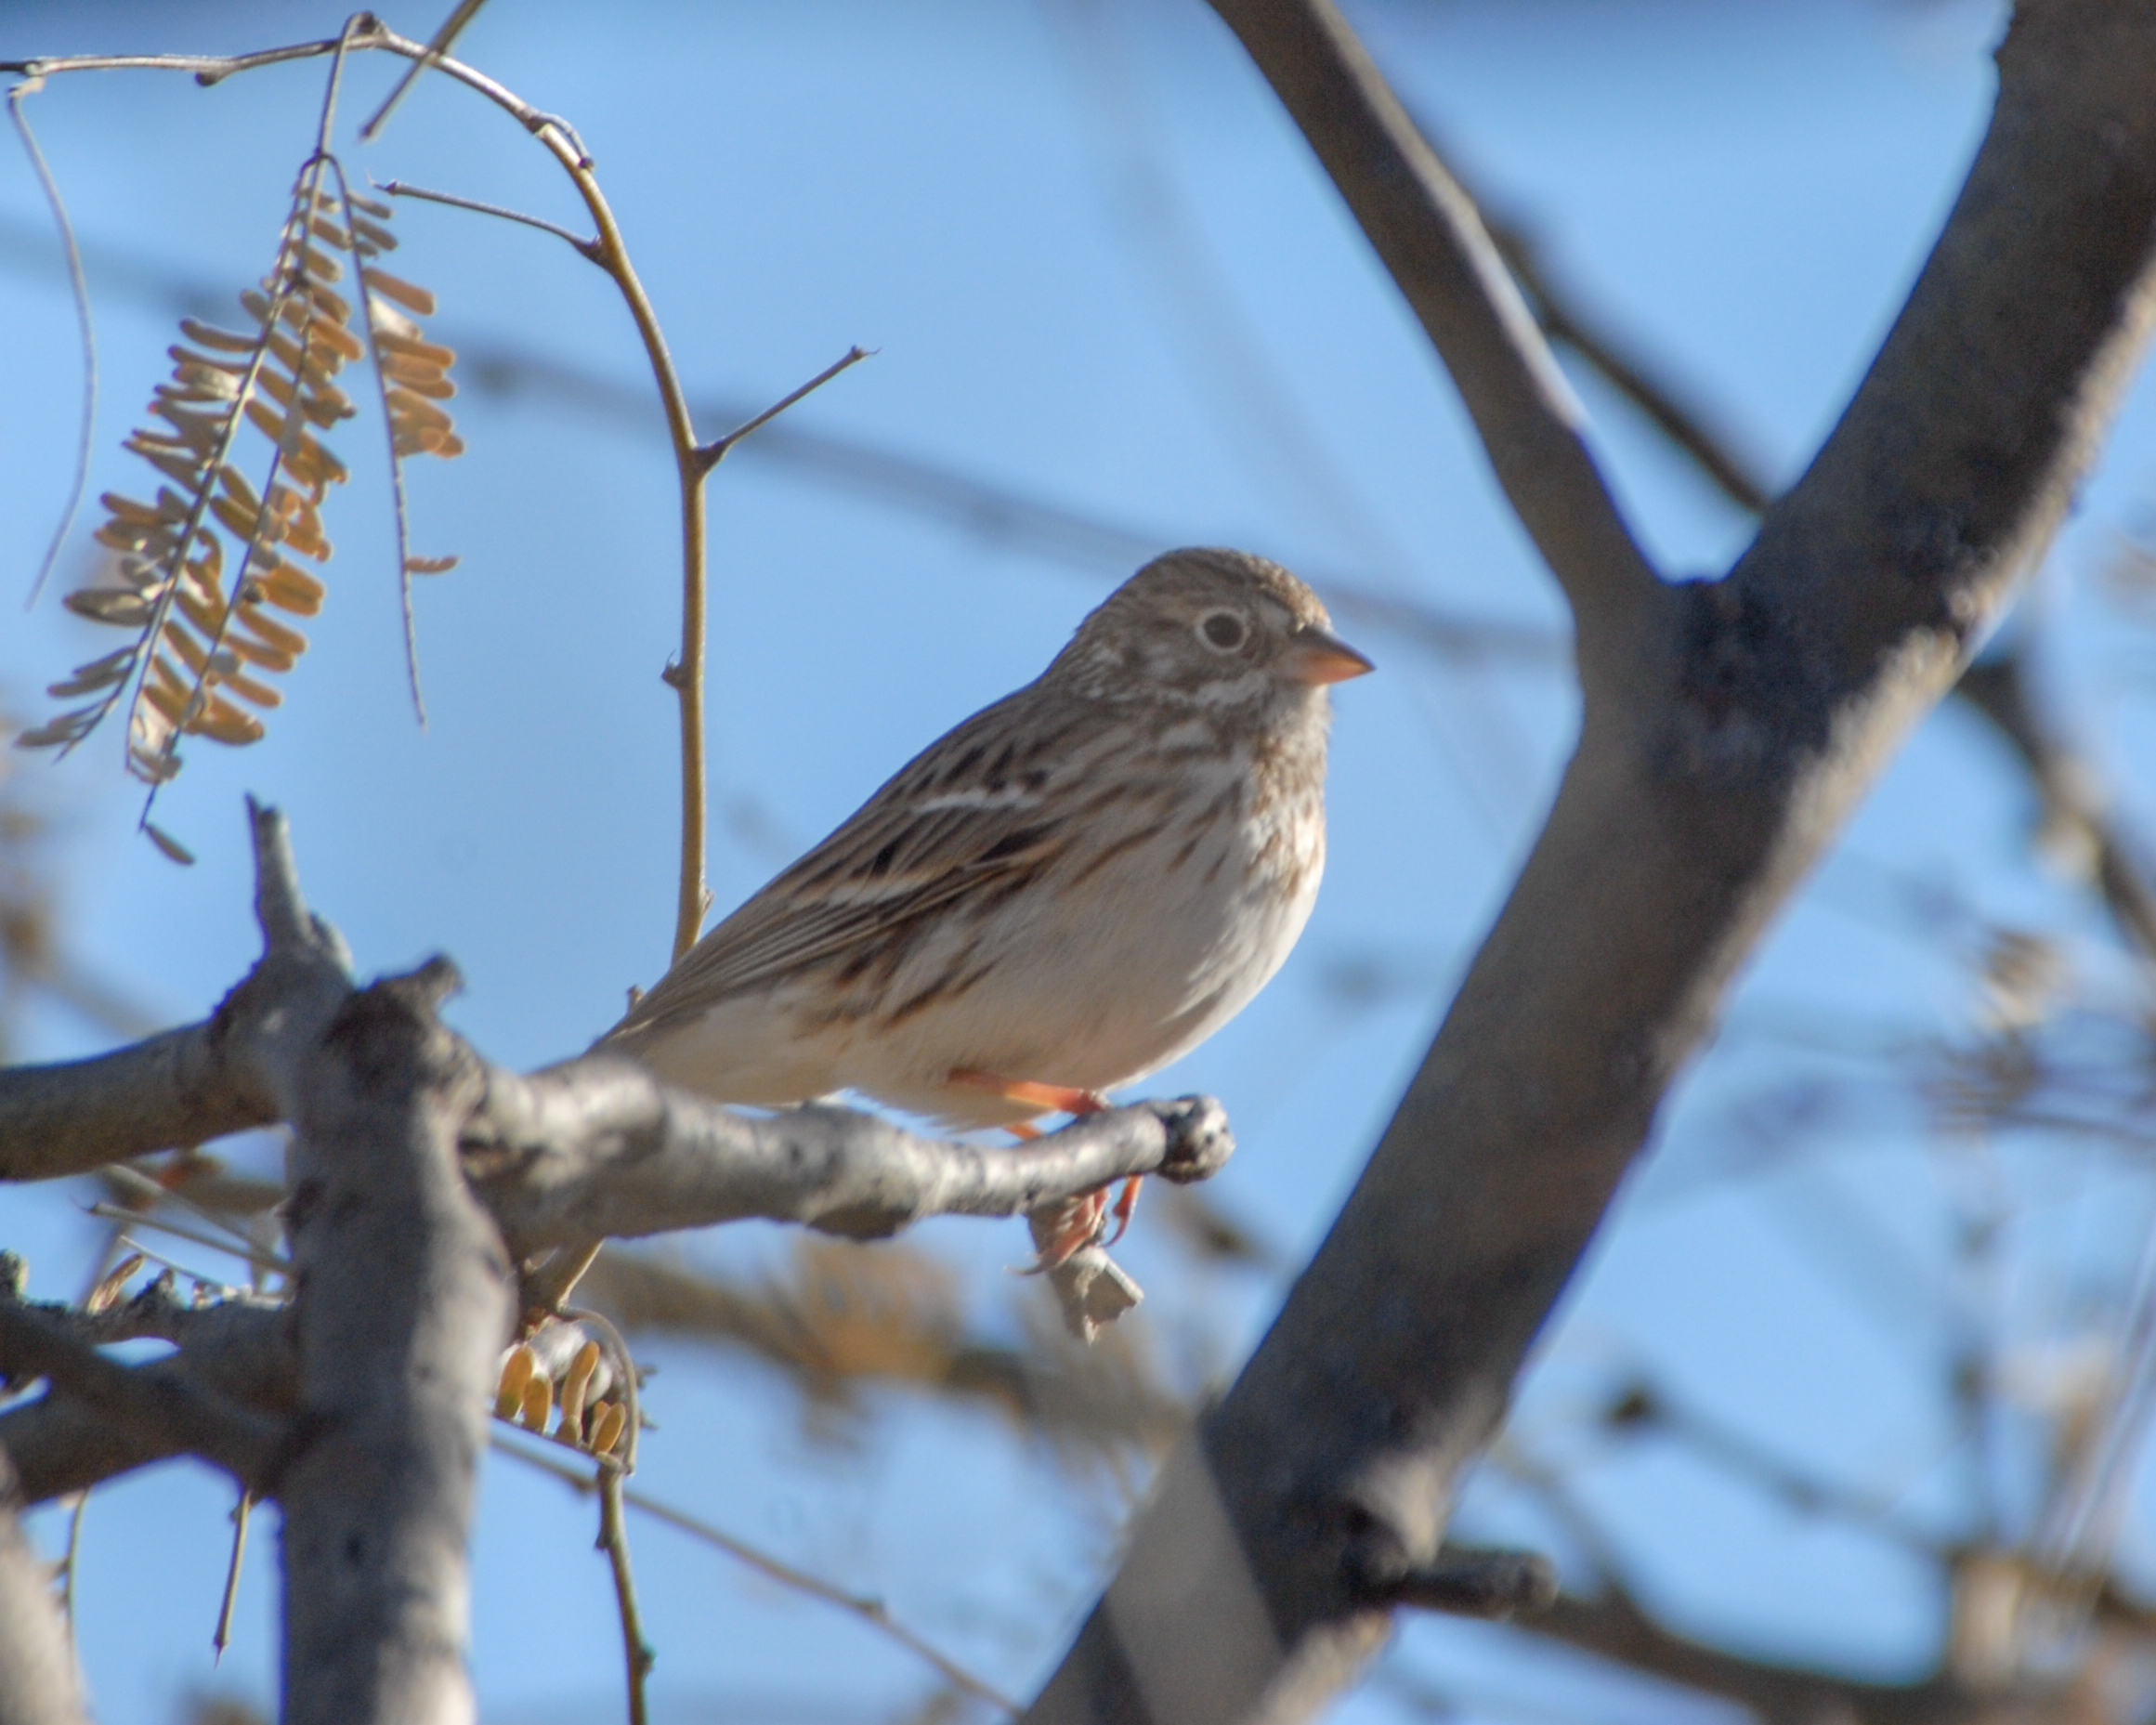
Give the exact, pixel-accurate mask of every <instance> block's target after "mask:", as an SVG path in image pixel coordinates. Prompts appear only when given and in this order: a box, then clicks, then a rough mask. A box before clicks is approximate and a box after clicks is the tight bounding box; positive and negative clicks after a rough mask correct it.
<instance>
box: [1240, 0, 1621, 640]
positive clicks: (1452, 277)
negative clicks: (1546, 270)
mask: <svg viewBox="0 0 2156 1725" xmlns="http://www.w3.org/2000/svg"><path fill="white" fill-rule="evenodd" d="M1213 9H1214V10H1215V11H1217V12H1218V13H1219V14H1220V15H1221V17H1222V20H1225V21H1226V23H1227V25H1228V27H1229V28H1230V29H1231V30H1233V31H1234V32H1235V34H1236V35H1237V36H1238V37H1239V38H1240V39H1241V41H1242V44H1243V46H1244V47H1245V48H1246V49H1247V50H1248V53H1249V56H1250V58H1251V59H1252V60H1253V61H1254V62H1255V63H1256V64H1257V67H1258V69H1259V71H1261V72H1263V73H1264V75H1265V77H1266V80H1267V81H1268V82H1269V83H1270V84H1271V85H1272V86H1273V89H1274V94H1275V95H1276V96H1278V97H1279V98H1280V101H1281V103H1282V105H1283V106H1284V107H1285V108H1286V109H1287V112H1288V115H1289V117H1290V118H1292V119H1293V120H1294V121H1295V123H1296V124H1298V125H1299V126H1300V128H1301V130H1302V133H1303V136H1304V137H1306V138H1307V139H1308V140H1309V142H1310V145H1311V147H1312V148H1313V150H1316V152H1317V154H1318V158H1319V160H1320V161H1321V162H1322V163H1324V164H1325V168H1326V173H1327V174H1328V175H1330V176H1331V177H1332V181H1333V184H1334V185H1335V186H1336V187H1337V188H1338V189H1339V192H1340V195H1341V196H1342V197H1344V198H1345V199H1346V200H1347V203H1348V207H1349V208H1350V209H1351V210H1352V211H1353V212H1354V216H1355V219H1356V220H1357V221H1358V222H1359V223H1360V224H1361V225H1362V229H1363V231H1364V233H1365V235H1366V236H1367V237H1368V239H1369V241H1370V243H1371V244H1372V245H1373V246H1375V247H1376V248H1377V252H1378V255H1379V258H1380V259H1381V260H1382V261H1383V263H1384V265H1385V268H1387V269H1388V270H1389V271H1390V272H1391V274H1392V280H1393V281H1394V282H1395V284H1397V286H1398V287H1399V289H1400V291H1401V292H1402V293H1403V294H1405V295H1406V297H1407V302H1408V304H1409V305H1410V306H1411V307H1414V310H1415V315H1416V317H1417V318H1418V320H1420V321H1421V323H1422V327H1423V329H1424V331H1425V332H1426V333H1428V334H1429V336H1430V338H1431V342H1432V343H1434V344H1435V346H1436V347H1437V350H1438V352H1439V354H1440V355H1441V356H1442V357H1443V359H1444V364H1445V369H1446V370H1447V371H1448V372H1450V373H1451V375H1452V379H1453V382H1454V383H1455V384H1456V385H1457V386H1458V388H1459V392H1460V395H1461V398H1462V399H1464V400H1465V402H1466V403H1467V407H1468V412H1470V414H1472V415H1473V417H1474V422H1475V427H1476V429H1477V430H1478V431H1479V432H1480V433H1481V434H1482V442H1483V452H1484V453H1485V454H1486V455H1487V456H1488V457H1489V460H1490V464H1491V466H1492V467H1493V468H1494V469H1495V470H1496V476H1497V481H1498V483H1499V484H1500V485H1502V486H1503V487H1504V489H1505V495H1506V497H1507V498H1508V499H1509V501H1510V503H1511V504H1512V507H1513V509H1514V510H1515V511H1516V512H1517V513H1518V515H1519V517H1520V520H1521V524H1522V526H1523V527H1525V528H1526V529H1527V531H1528V533H1529V534H1530V535H1531V536H1532V537H1533V538H1534V541H1535V545H1536V547H1537V548H1538V549H1539V550H1540V551H1541V553H1542V555H1543V557H1544V559H1545V560H1546V561H1547V562H1548V565H1549V568H1550V570H1551V572H1552V573H1553V574H1554V575H1555V576H1556V577H1557V580H1558V582H1559V584H1560V585H1561V586H1562V587H1563V589H1564V593H1565V596H1566V598H1567V599H1569V600H1570V601H1571V604H1572V609H1573V615H1574V621H1575V625H1576V627H1577V629H1578V633H1579V636H1580V658H1581V669H1582V673H1583V675H1586V676H1589V677H1593V676H1595V675H1597V674H1599V673H1601V671H1602V670H1604V669H1607V670H1608V671H1610V672H1611V673H1613V674H1615V673H1617V672H1619V671H1620V670H1621V660H1622V659H1623V657H1624V643H1625V642H1626V641H1627V640H1628V639H1630V638H1632V636H1633V634H1634V632H1635V631H1636V630H1637V629H1638V628H1640V626H1641V625H1642V624H1643V622H1644V621H1645V619H1646V618H1647V617H1648V616H1649V615H1651V614H1652V612H1653V607H1652V605H1651V600H1652V599H1653V595H1654V592H1655V589H1656V588H1657V587H1658V586H1659V584H1660V582H1659V578H1658V577H1657V575H1656V574H1655V571H1654V569H1653V566H1652V565H1651V564H1650V563H1649V562H1648V561H1647V558H1646V556H1645V555H1644V554H1643V553H1642V552H1641V551H1640V547H1639V544H1638V542H1636V541H1635V540H1634V539H1633V537H1632V534H1631V531H1630V529H1628V528H1627V526H1626V524H1625V520H1624V517H1623V516H1622V514H1621V513H1620V512H1619V510H1618V508H1617V504H1616V501H1615V499H1614V497H1613V496H1612V495H1611V494H1610V489H1609V486H1608V485H1607V483H1606V482H1605V481H1604V480H1603V478H1602V476H1601V471H1600V470H1599V469H1598V468H1597V467H1596V465H1595V461H1594V457H1593V455H1592V453H1591V452H1590V451H1588V445H1587V439H1586V413H1585V411H1584V410H1583V409H1582V408H1581V406H1580V404H1579V401H1578V399H1577V398H1576V397H1575V395H1574V394H1573V391H1572V386H1570V385H1569V384H1568V383H1566V381H1565V379H1564V374H1563V373H1562V372H1561V371H1560V370H1559V369H1558V366H1557V361H1556V359H1554V358H1553V357H1552V355H1551V354H1550V351H1549V346H1548V343H1547V342H1546V341H1545V340H1544V339H1543V335H1542V333H1541V331H1540V330H1539V329H1537V328H1536V326H1535V319H1534V317H1533V315H1532V314H1531V313H1530V312H1529V310H1528V308H1527V306H1526V303H1525V302H1524V301H1523V300H1522V297H1521V294H1520V290H1519V288H1518V287H1517V286H1516V285H1515V284H1514V282H1513V281H1512V278H1511V276H1510V275H1509V273H1508V272H1507V270H1506V268H1505V264H1504V260H1503V259H1502V258H1501V257H1500V256H1499V255H1498V253H1497V249H1496V246H1495V245H1494V244H1493V243H1492V242H1491V240H1490V236H1489V233H1488V232H1487V230H1486V229H1484V228H1483V223H1482V218H1481V217H1480V216H1478V215H1477V214H1476V212H1475V207H1474V204H1473V203H1472V202H1471V201H1470V199H1469V197H1468V196H1467V194H1466V193H1465V192H1464V191H1462V190H1461V189H1460V187H1459V184H1458V182H1457V181H1456V180H1455V179H1454V178H1453V176H1451V175H1450V174H1449V173H1447V172H1446V171H1445V168H1444V163H1442V162H1440V161H1439V160H1438V158H1437V154H1436V152H1435V151H1434V150H1431V147H1430V145H1429V144H1428V142H1427V141H1426V140H1425V139H1424V138H1423V137H1422V134H1421V133H1420V131H1418V129H1417V127H1416V124H1415V123H1414V121H1413V120H1412V119H1411V118H1410V117H1409V115H1408V113H1407V111H1406V110H1405V108H1403V107H1402V106H1401V104H1400V101H1399V98H1397V97H1395V96H1394V95H1393V93H1392V89H1391V88H1390V87H1389V86H1388V85H1387V84H1386V82H1385V80H1384V77H1383V76H1382V74H1380V73H1379V71H1378V69H1377V67H1376V66H1375V65H1374V64H1373V63H1372V62H1371V60H1370V58H1369V55H1368V54H1367V53H1366V52H1365V50H1364V48H1363V46H1362V44H1361V43H1360V42H1358V41H1357V40H1356V39H1355V36H1354V33H1353V32H1352V30H1350V29H1349V27H1348V25H1347V23H1346V20H1343V19H1342V18H1341V17H1340V15H1339V11H1338V10H1337V9H1336V8H1335V7H1334V6H1333V5H1332V4H1331V0H1213Z"/></svg>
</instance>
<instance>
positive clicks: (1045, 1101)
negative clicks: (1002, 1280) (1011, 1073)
mask: <svg viewBox="0 0 2156 1725" xmlns="http://www.w3.org/2000/svg"><path fill="white" fill-rule="evenodd" d="M950 1081H951V1082H952V1083H953V1084H963V1085H966V1086H968V1087H969V1088H971V1089H973V1090H984V1091H988V1092H989V1093H990V1094H991V1095H996V1096H1000V1097H1002V1098H1004V1099H1005V1100H1006V1101H1008V1102H1017V1103H1026V1104H1029V1105H1031V1106H1033V1107H1037V1108H1039V1109H1040V1110H1041V1111H1042V1112H1043V1113H1044V1114H1045V1113H1055V1114H1067V1115H1071V1116H1073V1117H1078V1116H1083V1115H1088V1114H1100V1113H1102V1112H1104V1110H1106V1109H1107V1108H1109V1107H1111V1106H1113V1105H1114V1104H1111V1103H1110V1102H1109V1101H1108V1099H1107V1098H1106V1097H1105V1096H1104V1095H1102V1094H1101V1092H1100V1091H1089V1090H1080V1089H1078V1087H1077V1086H1076V1085H1070V1084H1041V1083H1039V1082H1036V1081H1035V1080H1034V1079H1031V1078H1004V1077H1002V1076H1001V1075H1000V1074H998V1073H994V1072H983V1071H981V1070H979V1069H978V1068H976V1067H973V1066H961V1067H960V1068H959V1069H958V1070H956V1071H954V1072H953V1073H952V1074H951V1075H950ZM1005 1130H1007V1131H1009V1132H1010V1134H1011V1135H1012V1136H1013V1138H1017V1139H1020V1140H1022V1141H1026V1142H1030V1141H1032V1140H1033V1139H1036V1138H1039V1136H1040V1133H1041V1129H1040V1128H1039V1127H1038V1126H1036V1125H1034V1124H1033V1123H1032V1122H1031V1121H1029V1120H1021V1121H1020V1122H1018V1124H1016V1125H1015V1126H1011V1127H1007V1128H1006V1129H1005ZM1143 1179H1144V1176H1143V1175H1142V1174H1140V1175H1133V1176H1132V1177H1131V1178H1130V1179H1129V1180H1126V1181H1125V1182H1123V1188H1122V1191H1121V1192H1120V1193H1119V1194H1118V1195H1117V1197H1116V1200H1115V1203H1114V1206H1113V1208H1112V1209H1111V1207H1110V1205H1109V1201H1108V1188H1107V1187H1105V1186H1103V1187H1102V1188H1101V1189H1100V1190H1099V1191H1097V1192H1087V1193H1081V1194H1080V1195H1079V1196H1077V1197H1075V1198H1072V1199H1069V1200H1068V1201H1067V1202H1066V1204H1065V1206H1064V1207H1063V1208H1062V1209H1061V1210H1060V1211H1059V1212H1058V1214H1057V1215H1056V1217H1055V1220H1054V1224H1053V1231H1052V1233H1051V1234H1050V1235H1049V1237H1048V1238H1047V1239H1046V1240H1045V1241H1043V1242H1041V1245H1040V1252H1039V1256H1038V1257H1037V1258H1035V1259H1034V1261H1032V1262H1031V1263H1030V1264H1027V1265H1026V1267H1025V1269H1024V1270H1022V1271H1020V1272H1019V1274H1022V1275H1039V1274H1042V1273H1043V1272H1045V1271H1049V1270H1055V1269H1059V1268H1061V1267H1062V1266H1063V1265H1064V1264H1066V1263H1068V1262H1069V1261H1071V1259H1073V1258H1074V1257H1076V1256H1077V1255H1078V1253H1079V1252H1081V1251H1083V1250H1084V1249H1085V1248H1087V1247H1089V1246H1092V1245H1095V1244H1100V1245H1102V1246H1104V1247H1107V1246H1113V1245H1114V1244H1115V1243H1116V1242H1117V1240H1119V1239H1121V1238H1122V1237H1123V1231H1124V1230H1125V1229H1126V1228H1128V1227H1129V1226H1130V1214H1131V1212H1132V1211H1133V1210H1134V1209H1137V1207H1138V1187H1139V1183H1141V1182H1142V1181H1143ZM1111 1220H1113V1221H1114V1222H1115V1224H1116V1231H1115V1232H1114V1233H1113V1234H1108V1223H1109V1222H1110V1221H1111ZM1103 1235H1107V1237H1106V1238H1105V1239H1103V1238H1102V1236H1103Z"/></svg>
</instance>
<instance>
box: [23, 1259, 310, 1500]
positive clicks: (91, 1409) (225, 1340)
mask: <svg viewBox="0 0 2156 1725" xmlns="http://www.w3.org/2000/svg"><path fill="white" fill-rule="evenodd" d="M182 1315H183V1316H184V1317H185V1318H186V1320H187V1321H186V1322H185V1323H183V1324H180V1325H177V1326H175V1328H174V1333H173V1334H172V1335H171V1336H169V1337H168V1338H167V1339H171V1340H176V1341H177V1342H178V1343H179V1344H180V1347H179V1352H178V1353H173V1354H169V1355H167V1356H166V1357H165V1358H163V1359H161V1360H153V1361H151V1362H150V1363H149V1364H148V1365H144V1366H115V1367H114V1369H115V1370H119V1371H124V1372H125V1373H126V1374H127V1376H128V1377H130V1378H133V1379H142V1380H144V1381H145V1383H146V1384H147V1385H149V1386H150V1387H149V1388H147V1389H146V1390H144V1391H143V1392H141V1393H142V1394H145V1395H150V1396H157V1397H164V1396H167V1395H170V1394H172V1393H173V1392H170V1391H168V1390H165V1389H163V1388H162V1387H161V1386H163V1385H164V1384H166V1383H174V1382H176V1383H177V1384H178V1385H180V1386H181V1389H182V1391H183V1392H195V1393H198V1394H202V1395H206V1396H209V1397H213V1398H215V1399H216V1403H217V1404H218V1405H225V1406H238V1407H242V1408H247V1409H251V1410H252V1411H254V1412H255V1413H256V1414H259V1415H261V1416H263V1417H265V1418H269V1419H273V1420H277V1421H279V1422H282V1421H284V1420H286V1419H288V1418H289V1417H290V1415H291V1413H292V1411H293V1406H294V1392H295V1381H296V1380H295V1373H294V1361H293V1355H292V1349H291V1346H290V1344H289V1340H288V1339H287V1338H286V1337H285V1335H284V1333H283V1331H284V1313H283V1312H282V1311H281V1309H279V1308H277V1307H275V1306H269V1305H256V1304H253V1303H250V1302H243V1301H238V1300H235V1301H229V1302H228V1303H226V1304H223V1305H216V1306H205V1307H203V1308H202V1309H201V1310H199V1311H191V1312H187V1313H183V1314H182ZM139 1333H142V1334H151V1333H155V1332H151V1331H142V1332H139ZM109 1406H110V1405H109V1404H108V1405H107V1407H109ZM188 1449H189V1446H188V1444H186V1442H185V1441H184V1439H183V1438H182V1436H181V1434H180V1433H178V1432H177V1431H174V1430H173V1429H172V1427H171V1426H170V1425H168V1424H160V1423H156V1422H149V1421H142V1420H137V1419H132V1418H124V1417H122V1418H114V1417H113V1415H112V1414H111V1412H110V1411H107V1408H106V1407H100V1406H99V1405H96V1404H94V1403H92V1402H90V1401H87V1400H83V1399H80V1398H78V1397H76V1396H74V1395H72V1394H70V1393H69V1392H68V1391H67V1390H66V1389H64V1388H59V1387H56V1388H52V1389H48V1390H47V1391H46V1393H45V1394H44V1395H42V1396H39V1397H38V1398H36V1399H35V1400H34V1401H30V1402H25V1403H23V1404H21V1405H19V1406H15V1407H10V1408H9V1409H7V1412H6V1413H0V1451H5V1452H6V1454H7V1456H8V1457H9V1458H10V1459H11V1460H12V1461H13V1462H14V1464H15V1471H16V1475H17V1478H18V1481H19V1483H20V1490H21V1493H22V1497H23V1500H24V1501H25V1502H27V1503H33V1504H35V1503H45V1502H47V1501H49V1500H50V1499H52V1498H54V1497H61V1496H66V1495H67V1494H68V1493H70V1492H78V1491H83V1490H85V1489H86V1488H87V1487H89V1486H92V1485H96V1484H98V1483H101V1482H102V1481H105V1480H109V1479H111V1478H113V1477H114V1476H115V1475H117V1474H122V1473H125V1472H128V1471H130V1470H133V1469H136V1468H140V1467H146V1466H148V1465H149V1464H150V1463H151V1462H153V1461H163V1460H165V1459H167V1458H168V1457H174V1456H179V1455H185V1454H187V1453H188Z"/></svg>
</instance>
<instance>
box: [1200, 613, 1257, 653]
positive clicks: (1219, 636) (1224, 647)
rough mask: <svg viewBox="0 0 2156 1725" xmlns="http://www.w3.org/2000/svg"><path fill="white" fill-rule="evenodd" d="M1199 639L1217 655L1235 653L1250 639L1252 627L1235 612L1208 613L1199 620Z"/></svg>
mask: <svg viewBox="0 0 2156 1725" xmlns="http://www.w3.org/2000/svg"><path fill="white" fill-rule="evenodd" d="M1197 638H1198V639H1199V640H1201V641H1203V642H1204V643H1205V644H1206V645H1207V646H1208V647H1211V648H1212V650H1213V651H1214V652H1216V653H1233V652H1235V651H1237V650H1238V649H1240V648H1241V647H1242V645H1243V643H1244V642H1246V641H1248V639H1249V638H1250V627H1249V625H1248V623H1246V622H1245V621H1243V620H1242V619H1241V618H1240V617H1238V616H1236V615H1235V612H1233V611H1208V612H1207V613H1206V614H1205V615H1204V616H1203V617H1201V618H1199V619H1198V620H1197Z"/></svg>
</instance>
